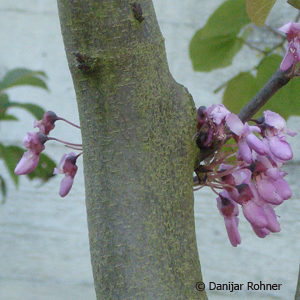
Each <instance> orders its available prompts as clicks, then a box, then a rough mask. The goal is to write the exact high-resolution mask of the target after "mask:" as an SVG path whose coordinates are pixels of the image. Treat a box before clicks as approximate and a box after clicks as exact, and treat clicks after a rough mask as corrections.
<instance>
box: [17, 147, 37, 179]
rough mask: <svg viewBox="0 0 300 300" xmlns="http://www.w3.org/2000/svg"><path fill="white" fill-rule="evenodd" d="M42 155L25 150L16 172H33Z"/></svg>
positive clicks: (18, 173)
mask: <svg viewBox="0 0 300 300" xmlns="http://www.w3.org/2000/svg"><path fill="white" fill-rule="evenodd" d="M39 159H40V155H39V154H36V153H35V152H34V151H30V150H29V151H26V152H24V154H23V156H22V158H21V160H20V161H19V162H18V164H17V166H16V168H15V171H14V172H15V174H17V175H25V174H28V173H30V172H32V171H33V170H34V169H35V168H36V167H37V165H38V163H39Z"/></svg>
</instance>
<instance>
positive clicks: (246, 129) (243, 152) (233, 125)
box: [226, 113, 268, 163]
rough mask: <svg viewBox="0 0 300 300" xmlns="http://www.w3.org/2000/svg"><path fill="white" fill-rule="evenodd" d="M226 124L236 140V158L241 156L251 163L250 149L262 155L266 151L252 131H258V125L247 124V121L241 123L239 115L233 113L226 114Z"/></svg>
mask: <svg viewBox="0 0 300 300" xmlns="http://www.w3.org/2000/svg"><path fill="white" fill-rule="evenodd" d="M226 124H227V126H228V127H229V129H230V130H231V131H232V132H233V133H234V134H235V136H236V139H237V141H238V142H237V143H238V147H239V150H238V153H237V157H238V158H241V159H242V160H244V161H245V162H247V163H251V161H252V152H251V150H254V151H256V152H257V153H259V154H262V155H263V154H266V153H267V152H268V149H267V147H266V145H265V144H264V143H263V142H262V141H261V140H260V139H259V138H258V137H257V136H256V135H254V134H253V132H260V129H259V127H257V126H249V125H248V123H247V122H246V123H245V124H243V122H242V121H241V120H240V119H239V117H238V116H237V115H235V114H233V113H230V114H229V115H227V117H226Z"/></svg>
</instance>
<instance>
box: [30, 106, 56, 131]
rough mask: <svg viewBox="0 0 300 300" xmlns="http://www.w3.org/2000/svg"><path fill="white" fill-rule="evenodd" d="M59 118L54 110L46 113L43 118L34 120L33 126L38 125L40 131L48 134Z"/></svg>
mask: <svg viewBox="0 0 300 300" xmlns="http://www.w3.org/2000/svg"><path fill="white" fill-rule="evenodd" d="M57 120H58V117H57V115H56V114H55V113H54V112H53V111H47V112H45V113H44V116H43V119H42V120H39V121H36V120H35V121H34V123H33V127H38V128H39V129H40V131H41V132H42V133H44V134H46V135H48V134H49V132H50V131H51V130H52V129H53V128H54V127H55V125H54V123H55V121H57Z"/></svg>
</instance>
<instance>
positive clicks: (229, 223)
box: [224, 217, 241, 247]
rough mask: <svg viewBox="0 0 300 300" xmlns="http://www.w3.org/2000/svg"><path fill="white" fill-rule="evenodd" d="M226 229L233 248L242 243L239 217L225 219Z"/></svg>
mask: <svg viewBox="0 0 300 300" xmlns="http://www.w3.org/2000/svg"><path fill="white" fill-rule="evenodd" d="M224 222H225V227H226V231H227V235H228V238H229V241H230V243H231V245H232V246H233V247H236V246H237V245H238V244H240V243H241V237H240V233H239V230H238V224H239V219H238V218H237V217H233V218H224Z"/></svg>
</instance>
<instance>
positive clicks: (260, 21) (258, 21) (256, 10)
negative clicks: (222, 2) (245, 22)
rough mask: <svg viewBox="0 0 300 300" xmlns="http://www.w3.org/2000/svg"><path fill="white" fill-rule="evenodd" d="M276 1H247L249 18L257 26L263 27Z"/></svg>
mask: <svg viewBox="0 0 300 300" xmlns="http://www.w3.org/2000/svg"><path fill="white" fill-rule="evenodd" d="M275 2H276V0H246V9H247V13H248V16H249V18H250V19H251V21H252V22H253V23H254V24H255V25H257V26H263V25H264V23H265V21H266V19H267V17H268V15H269V13H270V11H271V9H272V7H273V6H274V4H275Z"/></svg>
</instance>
